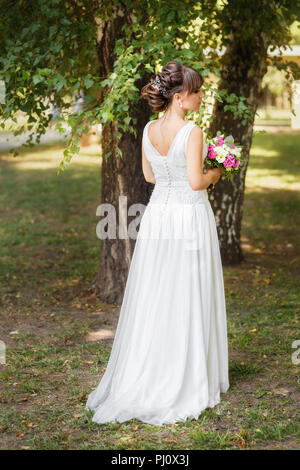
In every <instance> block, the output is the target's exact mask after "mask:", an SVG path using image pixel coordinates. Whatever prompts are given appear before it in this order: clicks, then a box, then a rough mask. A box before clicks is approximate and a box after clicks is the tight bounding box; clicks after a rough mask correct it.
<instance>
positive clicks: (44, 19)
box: [0, 0, 290, 173]
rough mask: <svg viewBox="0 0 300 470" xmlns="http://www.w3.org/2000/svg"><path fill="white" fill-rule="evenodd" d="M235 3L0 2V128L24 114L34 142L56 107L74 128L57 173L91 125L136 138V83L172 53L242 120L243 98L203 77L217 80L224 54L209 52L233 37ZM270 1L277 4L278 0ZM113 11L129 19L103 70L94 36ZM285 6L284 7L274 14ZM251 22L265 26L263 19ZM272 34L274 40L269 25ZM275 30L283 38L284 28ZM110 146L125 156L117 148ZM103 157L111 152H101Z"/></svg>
mask: <svg viewBox="0 0 300 470" xmlns="http://www.w3.org/2000/svg"><path fill="white" fill-rule="evenodd" d="M234 3H236V0H234V1H233V2H230V4H228V3H227V2H223V1H214V0H203V1H201V2H198V1H194V0H185V1H183V0H179V1H178V0H170V1H168V2H165V1H162V0H159V1H155V2H150V1H145V0H141V1H133V0H123V1H114V2H110V1H108V0H99V1H98V2H97V1H95V0H94V1H93V0H86V1H84V2H83V1H80V0H67V1H62V0H37V1H36V2H35V8H34V9H33V8H32V2H31V1H30V0H19V1H14V2H12V1H7V0H6V1H3V0H2V1H0V16H1V18H2V21H1V26H0V40H1V42H0V64H1V71H0V80H4V82H5V87H6V101H5V104H2V105H0V110H1V121H0V125H1V126H2V127H4V126H5V122H6V121H7V120H8V119H9V118H13V119H14V115H15V113H16V111H18V110H21V111H22V112H23V113H25V115H26V116H27V117H28V120H27V124H26V126H22V127H21V128H20V129H19V131H16V132H18V133H21V132H24V131H25V130H26V128H27V129H28V130H30V131H31V134H30V136H29V138H28V140H27V142H26V143H25V145H30V144H31V143H32V137H33V135H34V134H35V133H36V134H37V141H38V142H39V139H40V137H41V135H42V134H44V133H45V132H46V130H47V128H48V126H49V123H50V122H51V120H52V117H53V115H52V113H51V112H49V111H50V107H51V105H52V106H54V107H59V109H60V111H61V114H60V117H59V119H58V122H57V124H56V128H57V129H58V130H59V131H60V132H63V131H64V129H65V128H66V127H67V128H69V129H70V130H71V138H70V139H69V140H68V142H67V146H66V149H65V150H64V152H63V158H62V161H61V162H60V164H59V168H58V173H60V171H61V170H65V169H66V167H67V165H68V164H69V162H70V161H71V159H72V157H73V156H74V155H76V154H78V153H79V151H80V146H79V142H80V137H81V135H82V134H83V133H86V132H87V131H88V126H89V125H94V124H98V123H99V122H100V123H101V124H102V125H106V124H109V123H112V122H114V123H116V124H117V126H116V130H115V137H116V138H117V139H120V138H121V137H122V134H123V133H126V132H130V133H133V134H134V135H135V136H136V130H135V126H136V122H135V121H134V119H133V118H132V112H131V110H132V105H133V104H134V103H136V102H137V101H138V100H139V99H140V92H139V89H138V87H137V86H136V82H137V80H139V79H140V78H141V77H142V76H143V75H144V74H149V73H150V74H151V73H156V72H159V71H160V69H161V67H162V65H163V64H164V63H166V62H167V61H169V60H179V61H180V62H182V63H184V64H186V65H189V66H192V67H194V68H195V69H197V70H198V71H199V72H200V73H201V75H202V76H203V77H206V80H205V82H204V84H203V90H204V92H205V100H204V102H205V101H206V100H207V101H208V100H210V99H211V98H213V97H214V98H215V99H217V100H219V101H223V102H225V103H226V106H225V110H228V111H230V112H232V113H233V114H234V116H235V117H236V118H239V119H241V120H242V121H241V122H242V124H243V125H245V124H246V122H247V120H248V119H250V118H251V116H252V110H251V107H250V106H249V105H248V104H247V102H246V98H245V97H243V96H237V95H235V94H234V93H230V94H228V93H227V91H226V90H225V89H224V90H219V89H218V85H219V83H220V82H219V81H218V82H217V83H216V84H214V83H212V82H211V81H210V80H209V76H210V74H214V75H215V76H217V77H219V78H220V67H221V64H220V58H219V56H218V54H217V52H215V51H216V49H217V48H220V47H222V44H224V43H226V38H227V36H228V35H230V31H231V24H232V15H233V11H232V9H233V8H234V5H233V4H234ZM248 3H250V2H248ZM254 3H256V2H254ZM274 3H275V7H277V3H278V2H274ZM289 3H290V2H288V1H286V2H282V4H285V6H282V8H283V9H284V8H288V4H289ZM249 8H251V6H250V7H249ZM264 8H265V12H264V13H265V15H271V13H272V15H274V16H275V18H276V22H279V19H278V16H276V15H275V13H276V12H275V8H274V11H273V10H272V9H270V8H269V9H268V6H267V4H266V5H265V6H264ZM270 10H271V13H270ZM119 11H122V12H123V14H126V15H127V16H128V22H127V23H125V24H124V26H123V28H122V38H121V39H119V40H117V41H116V43H115V48H114V54H115V60H114V68H113V72H112V73H111V74H110V75H109V76H107V77H101V76H100V73H99V64H98V57H97V35H98V33H99V29H100V28H101V23H102V25H105V24H106V23H107V22H112V21H114V20H115V18H116V15H117V14H118V12H119ZM285 13H286V12H284V11H283V12H282V11H281V10H280V15H284V14H285ZM280 15H279V17H280ZM271 19H272V18H271ZM257 21H260V20H259V19H258V20H257ZM257 27H258V28H264V27H266V26H265V23H264V22H263V21H262V22H261V23H260V24H258V25H257ZM270 28H271V26H270ZM253 31H254V32H253ZM253 31H252V32H251V31H249V29H248V30H246V31H243V35H244V37H247V35H248V36H249V40H250V36H251V34H255V28H254V30H253ZM271 34H272V35H273V36H272V37H274V41H275V37H276V35H275V34H274V32H273V30H272V32H270V35H271ZM280 34H281V36H280ZM280 34H279V36H280V40H281V41H282V40H283V38H284V37H285V36H284V34H285V33H284V32H282V33H280ZM277 37H278V36H277ZM206 47H210V51H209V54H207V53H205V52H204V51H205V48H206ZM82 93H83V95H84V104H83V106H82V109H80V110H76V111H74V110H73V109H72V107H73V102H72V100H74V99H75V100H76V99H77V98H78V97H79V96H80V94H82ZM193 119H194V120H195V122H196V123H198V124H199V125H200V126H203V122H209V120H210V116H209V115H208V111H207V109H205V106H203V107H201V110H200V112H199V113H197V115H193ZM15 135H16V133H15ZM116 151H117V152H118V153H119V155H120V157H122V151H121V149H120V148H119V147H118V146H117V147H116ZM17 154H18V152H17V151H15V152H14V155H17ZM109 156H110V153H108V154H106V155H105V156H104V157H105V158H108V157H109Z"/></svg>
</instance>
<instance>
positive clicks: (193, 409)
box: [85, 61, 229, 426]
mask: <svg viewBox="0 0 300 470" xmlns="http://www.w3.org/2000/svg"><path fill="white" fill-rule="evenodd" d="M202 84H203V78H202V77H201V75H200V74H199V73H198V72H197V71H195V70H194V69H192V68H189V67H186V66H184V65H182V64H180V63H179V62H177V61H171V62H168V64H166V65H165V66H164V67H163V69H162V72H161V73H160V74H157V75H156V76H153V77H152V78H151V80H150V82H149V83H148V84H147V85H146V86H145V87H144V88H143V89H142V96H143V97H144V98H146V99H147V100H148V102H149V104H150V106H151V107H152V109H153V110H154V111H165V113H164V115H163V116H162V117H161V118H159V119H156V120H154V121H149V122H148V123H147V124H146V126H145V128H144V134H143V141H142V168H143V173H144V177H145V179H146V181H149V182H151V183H153V184H155V186H154V190H153V192H152V194H151V197H150V200H149V203H148V205H147V206H146V209H145V211H144V213H143V216H142V219H141V223H140V229H139V232H138V234H137V238H136V244H135V248H134V252H133V256H132V260H131V265H130V269H129V273H128V278H127V283H126V287H125V291H124V296H123V302H122V305H121V310H120V315H119V321H118V325H117V329H116V333H115V337H114V342H113V346H112V350H111V354H110V358H109V361H108V364H107V367H106V370H105V373H104V374H103V376H102V378H101V380H100V382H99V384H98V386H97V387H96V389H95V390H93V391H92V392H91V393H90V395H89V396H88V400H87V403H86V407H85V408H86V409H87V410H88V409H90V410H93V411H94V415H93V418H92V421H94V422H96V423H99V424H100V423H107V422H116V421H117V422H124V421H128V420H130V419H134V418H137V419H139V420H140V421H143V422H145V423H149V424H153V425H156V426H161V425H163V424H171V423H175V422H179V421H186V419H187V418H190V419H193V418H194V419H197V418H198V417H199V415H200V414H201V412H202V411H203V410H204V409H206V408H208V407H210V408H212V407H214V406H216V405H217V404H218V403H220V393H221V392H222V393H224V392H226V391H227V390H228V388H229V380H228V348H227V324H226V304H225V293H224V284H223V272H222V263H221V256H220V249H219V241H218V235H217V229H216V223H215V218H214V214H213V210H212V208H211V205H210V202H209V199H208V195H207V188H208V186H209V185H210V184H211V183H212V184H213V185H215V184H216V183H217V181H218V180H219V178H220V176H221V170H220V169H209V170H208V171H207V172H206V173H203V161H204V158H205V156H206V154H207V145H206V143H205V139H204V135H203V132H202V130H201V129H200V128H199V127H198V126H197V125H196V124H194V123H193V122H191V121H187V120H185V114H186V112H187V111H188V110H193V111H198V110H199V107H200V105H201V100H202V97H203V92H202V90H201V86H202Z"/></svg>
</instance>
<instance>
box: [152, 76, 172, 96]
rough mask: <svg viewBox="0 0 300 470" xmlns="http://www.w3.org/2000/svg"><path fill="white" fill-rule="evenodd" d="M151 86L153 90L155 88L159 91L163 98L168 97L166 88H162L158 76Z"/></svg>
mask: <svg viewBox="0 0 300 470" xmlns="http://www.w3.org/2000/svg"><path fill="white" fill-rule="evenodd" d="M151 85H152V86H153V87H154V88H156V89H157V90H159V91H160V92H161V94H162V95H163V96H164V97H165V98H167V97H168V92H167V90H166V88H165V87H164V86H162V84H161V80H160V77H159V76H158V75H156V77H155V79H154V80H153V82H152V83H151Z"/></svg>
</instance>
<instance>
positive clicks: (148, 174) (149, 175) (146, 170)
mask: <svg viewBox="0 0 300 470" xmlns="http://www.w3.org/2000/svg"><path fill="white" fill-rule="evenodd" d="M142 168H143V174H144V178H145V180H146V181H147V183H152V184H155V183H156V181H155V176H154V173H153V170H152V167H151V165H150V163H149V161H148V160H147V158H146V155H145V152H144V146H143V144H142Z"/></svg>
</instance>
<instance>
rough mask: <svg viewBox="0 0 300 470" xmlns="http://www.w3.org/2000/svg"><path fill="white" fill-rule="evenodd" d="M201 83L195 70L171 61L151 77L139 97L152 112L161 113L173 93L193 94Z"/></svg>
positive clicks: (199, 76)
mask: <svg viewBox="0 0 300 470" xmlns="http://www.w3.org/2000/svg"><path fill="white" fill-rule="evenodd" d="M203 82H204V80H203V77H202V76H201V75H200V73H199V72H197V70H195V69H193V68H191V67H186V66H185V65H182V64H181V63H180V62H177V61H176V60H171V61H170V62H168V63H167V64H166V65H165V66H164V67H163V68H162V71H161V72H160V73H158V74H154V75H152V76H151V78H150V82H149V83H147V84H146V85H145V86H144V87H143V88H142V90H141V95H142V97H143V98H145V99H146V100H147V101H148V104H149V106H150V107H151V108H152V109H153V110H154V111H156V112H161V111H165V110H166V109H167V108H168V107H169V105H170V104H171V102H172V99H173V96H174V94H175V93H181V92H182V91H187V92H188V93H189V94H190V93H193V92H195V91H196V90H198V89H199V88H200V87H201V86H202V84H203Z"/></svg>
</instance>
